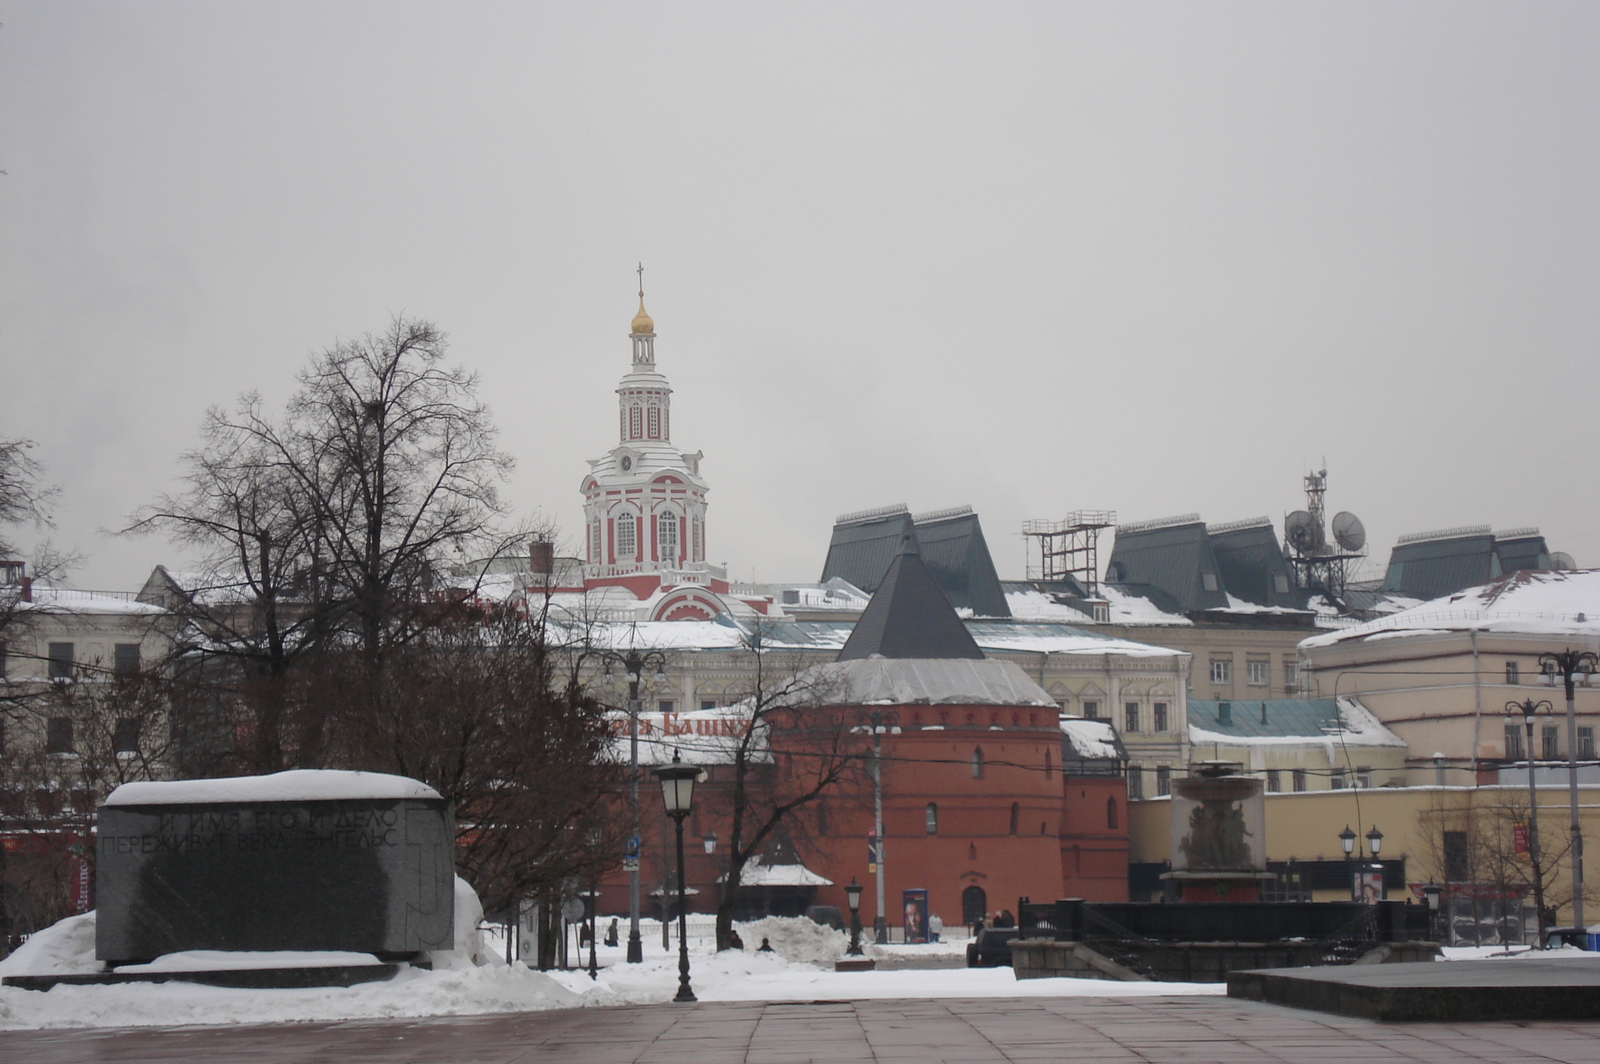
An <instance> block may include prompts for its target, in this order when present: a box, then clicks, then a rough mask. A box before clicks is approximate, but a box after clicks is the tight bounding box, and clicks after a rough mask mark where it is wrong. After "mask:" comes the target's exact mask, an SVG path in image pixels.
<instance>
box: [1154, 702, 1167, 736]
mask: <svg viewBox="0 0 1600 1064" xmlns="http://www.w3.org/2000/svg"><path fill="white" fill-rule="evenodd" d="M1150 715H1151V716H1152V717H1153V718H1154V721H1153V723H1154V725H1155V730H1156V731H1158V732H1164V731H1166V730H1167V729H1168V727H1170V722H1169V721H1168V719H1167V704H1166V703H1165V702H1157V703H1156V704H1155V705H1154V706H1153V707H1151V710H1150Z"/></svg>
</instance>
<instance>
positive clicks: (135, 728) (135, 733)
mask: <svg viewBox="0 0 1600 1064" xmlns="http://www.w3.org/2000/svg"><path fill="white" fill-rule="evenodd" d="M111 746H112V751H113V752H114V753H117V754H137V753H138V752H139V722H138V721H136V720H133V719H131V718H128V717H124V718H122V719H121V720H119V721H117V730H116V731H115V732H114V733H113V735H112V739H111Z"/></svg>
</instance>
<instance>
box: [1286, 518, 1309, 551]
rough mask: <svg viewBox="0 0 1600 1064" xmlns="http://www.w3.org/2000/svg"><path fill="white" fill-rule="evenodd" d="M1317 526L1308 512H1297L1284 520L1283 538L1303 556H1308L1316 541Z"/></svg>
mask: <svg viewBox="0 0 1600 1064" xmlns="http://www.w3.org/2000/svg"><path fill="white" fill-rule="evenodd" d="M1315 525H1316V519H1315V518H1313V517H1312V516H1311V514H1310V513H1309V512H1308V511H1306V510H1296V511H1295V512H1294V513H1292V514H1290V515H1289V516H1288V517H1285V518H1284V519H1283V538H1284V539H1285V540H1286V541H1287V542H1288V544H1289V545H1290V546H1291V547H1293V548H1294V549H1295V550H1297V551H1299V552H1300V553H1301V554H1308V553H1310V552H1311V549H1312V546H1313V544H1314V542H1315V539H1316V533H1315V532H1313V531H1312V529H1313V528H1314V527H1315Z"/></svg>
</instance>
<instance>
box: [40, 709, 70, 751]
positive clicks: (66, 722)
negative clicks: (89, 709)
mask: <svg viewBox="0 0 1600 1064" xmlns="http://www.w3.org/2000/svg"><path fill="white" fill-rule="evenodd" d="M44 752H45V753H47V754H70V753H72V718H71V717H51V718H50V720H49V721H48V722H46V724H45V733H44Z"/></svg>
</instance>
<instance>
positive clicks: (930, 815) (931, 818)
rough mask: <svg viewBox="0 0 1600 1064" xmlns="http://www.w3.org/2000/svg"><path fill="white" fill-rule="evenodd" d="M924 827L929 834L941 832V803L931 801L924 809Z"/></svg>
mask: <svg viewBox="0 0 1600 1064" xmlns="http://www.w3.org/2000/svg"><path fill="white" fill-rule="evenodd" d="M922 819H923V827H924V828H925V829H926V830H927V832H928V834H929V835H937V834H939V803H938V802H929V803H928V804H927V805H926V806H925V807H923V810H922Z"/></svg>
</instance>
